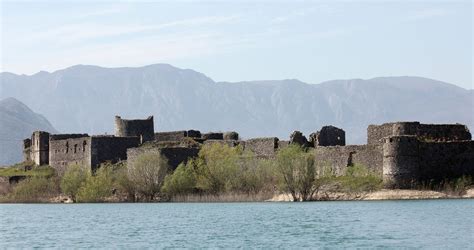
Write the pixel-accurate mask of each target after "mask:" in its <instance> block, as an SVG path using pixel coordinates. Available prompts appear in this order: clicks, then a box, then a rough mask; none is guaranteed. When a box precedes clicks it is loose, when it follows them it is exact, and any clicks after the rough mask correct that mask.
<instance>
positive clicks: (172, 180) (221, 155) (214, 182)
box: [162, 144, 276, 197]
mask: <svg viewBox="0 0 474 250" xmlns="http://www.w3.org/2000/svg"><path fill="white" fill-rule="evenodd" d="M275 180H276V179H275V178H274V174H273V169H272V166H271V164H269V162H268V161H265V160H258V159H256V158H255V157H253V155H252V154H251V153H249V152H245V151H243V150H242V148H241V147H229V146H227V145H220V144H209V145H205V146H203V148H202V149H201V151H200V152H199V155H198V157H197V158H195V159H193V160H190V161H188V162H187V163H186V164H181V165H180V166H179V167H178V168H177V169H176V170H175V171H174V172H173V173H172V174H170V175H168V176H167V177H166V178H165V182H164V185H163V188H162V192H163V193H164V194H166V195H168V197H173V196H183V195H190V194H199V195H211V196H222V195H234V196H237V195H238V194H247V195H256V194H258V193H259V192H262V191H265V190H273V186H274V183H275Z"/></svg>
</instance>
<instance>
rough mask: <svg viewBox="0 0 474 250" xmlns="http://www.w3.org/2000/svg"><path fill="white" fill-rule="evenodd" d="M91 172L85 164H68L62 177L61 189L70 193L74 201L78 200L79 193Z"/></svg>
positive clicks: (65, 192) (67, 193)
mask: <svg viewBox="0 0 474 250" xmlns="http://www.w3.org/2000/svg"><path fill="white" fill-rule="evenodd" d="M88 176H90V173H89V172H88V171H87V170H86V169H85V167H83V166H79V165H71V166H68V167H67V169H66V171H65V173H64V175H63V177H62V179H61V190H62V192H63V193H64V194H66V195H69V196H70V197H71V199H72V200H73V201H76V196H77V193H78V192H79V189H80V188H81V186H82V185H83V183H84V182H85V181H86V180H87V178H88Z"/></svg>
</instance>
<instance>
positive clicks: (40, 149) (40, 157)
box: [29, 131, 49, 165]
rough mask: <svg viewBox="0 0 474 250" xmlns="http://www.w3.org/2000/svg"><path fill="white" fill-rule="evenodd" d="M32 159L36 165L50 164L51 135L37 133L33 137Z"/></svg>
mask: <svg viewBox="0 0 474 250" xmlns="http://www.w3.org/2000/svg"><path fill="white" fill-rule="evenodd" d="M30 142H31V147H30V157H29V158H30V159H31V160H33V161H34V162H35V164H36V165H45V164H49V133H48V132H44V131H35V132H33V134H32V135H31V141H30Z"/></svg>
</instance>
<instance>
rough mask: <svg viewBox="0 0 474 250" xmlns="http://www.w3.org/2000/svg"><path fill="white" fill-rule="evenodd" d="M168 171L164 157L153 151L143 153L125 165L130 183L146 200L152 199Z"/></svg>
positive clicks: (158, 190) (157, 192) (158, 191)
mask: <svg viewBox="0 0 474 250" xmlns="http://www.w3.org/2000/svg"><path fill="white" fill-rule="evenodd" d="M168 172H169V165H168V162H167V160H166V158H165V157H163V156H162V155H161V154H159V153H155V152H148V153H143V154H141V155H139V156H138V157H137V158H136V159H135V160H134V161H133V162H132V163H129V164H128V166H127V177H128V179H129V181H130V184H131V185H132V187H133V188H134V190H135V191H136V192H137V193H138V194H139V195H141V196H142V197H143V198H144V199H145V200H146V201H152V200H154V198H155V197H156V196H157V195H158V194H159V193H160V189H161V186H162V185H163V182H164V180H165V177H166V175H167V174H168Z"/></svg>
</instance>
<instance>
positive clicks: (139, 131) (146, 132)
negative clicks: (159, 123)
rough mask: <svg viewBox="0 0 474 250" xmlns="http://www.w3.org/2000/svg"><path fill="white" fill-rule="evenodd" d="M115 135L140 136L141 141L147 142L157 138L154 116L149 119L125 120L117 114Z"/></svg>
mask: <svg viewBox="0 0 474 250" xmlns="http://www.w3.org/2000/svg"><path fill="white" fill-rule="evenodd" d="M115 136H117V137H130V136H138V137H139V138H141V142H142V143H143V142H147V141H151V140H154V139H155V128H154V124H153V116H149V117H148V118H147V119H136V120H125V119H122V118H121V117H120V116H115Z"/></svg>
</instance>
